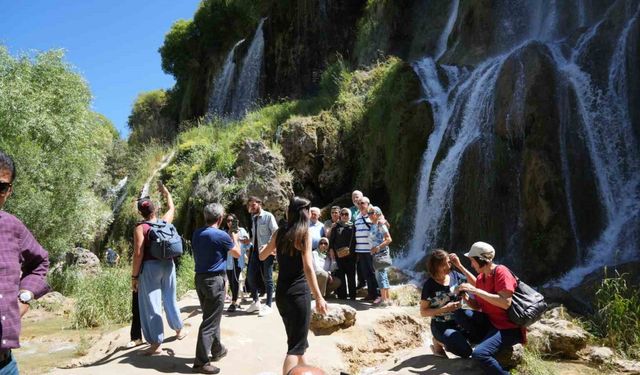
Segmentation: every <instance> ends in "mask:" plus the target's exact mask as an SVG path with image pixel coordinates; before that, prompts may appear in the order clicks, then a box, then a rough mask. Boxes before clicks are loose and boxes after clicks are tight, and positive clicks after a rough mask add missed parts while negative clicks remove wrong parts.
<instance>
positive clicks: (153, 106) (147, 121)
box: [128, 90, 177, 144]
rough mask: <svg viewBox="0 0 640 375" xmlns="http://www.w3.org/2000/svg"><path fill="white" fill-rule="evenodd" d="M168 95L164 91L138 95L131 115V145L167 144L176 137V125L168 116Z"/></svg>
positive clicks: (129, 123) (129, 122)
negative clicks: (155, 142)
mask: <svg viewBox="0 0 640 375" xmlns="http://www.w3.org/2000/svg"><path fill="white" fill-rule="evenodd" d="M168 99H169V98H168V95H167V92H166V91H164V90H154V91H149V92H145V93H141V94H140V95H138V98H137V99H136V101H135V103H134V104H133V109H132V111H131V115H129V121H128V125H129V129H131V134H130V135H129V143H130V144H140V143H148V142H150V141H152V140H154V141H158V142H167V141H170V140H172V139H173V138H174V137H175V135H176V130H177V129H176V124H175V123H174V122H173V121H172V119H171V118H170V117H169V115H168V114H167V105H168Z"/></svg>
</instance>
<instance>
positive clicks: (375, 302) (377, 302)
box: [371, 297, 382, 305]
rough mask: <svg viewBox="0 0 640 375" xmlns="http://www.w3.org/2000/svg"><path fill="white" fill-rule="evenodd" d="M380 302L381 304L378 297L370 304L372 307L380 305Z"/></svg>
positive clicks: (380, 299) (380, 298)
mask: <svg viewBox="0 0 640 375" xmlns="http://www.w3.org/2000/svg"><path fill="white" fill-rule="evenodd" d="M380 302H382V297H378V298H376V299H374V300H373V302H371V303H372V304H374V305H378V304H380Z"/></svg>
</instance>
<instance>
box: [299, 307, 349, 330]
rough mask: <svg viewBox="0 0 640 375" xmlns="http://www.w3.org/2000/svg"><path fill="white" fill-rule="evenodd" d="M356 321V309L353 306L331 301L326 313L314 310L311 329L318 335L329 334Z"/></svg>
mask: <svg viewBox="0 0 640 375" xmlns="http://www.w3.org/2000/svg"><path fill="white" fill-rule="evenodd" d="M355 323H356V309H354V308H353V307H351V306H347V305H341V304H335V303H330V304H329V311H328V312H327V314H326V315H322V314H318V313H317V312H315V310H314V312H313V314H312V315H311V324H310V325H309V329H310V330H311V331H312V332H313V333H315V334H316V335H329V334H331V333H333V332H335V331H337V330H339V329H344V328H349V327H351V326H352V325H354V324H355Z"/></svg>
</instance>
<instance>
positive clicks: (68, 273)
mask: <svg viewBox="0 0 640 375" xmlns="http://www.w3.org/2000/svg"><path fill="white" fill-rule="evenodd" d="M82 281H83V276H82V273H81V272H80V271H79V270H78V268H77V267H75V266H71V267H56V268H54V269H52V270H51V271H50V272H49V273H48V274H47V282H48V283H49V286H50V287H51V289H53V290H55V291H56V292H60V293H62V294H63V295H64V296H67V297H69V296H73V295H74V294H75V293H76V292H77V291H78V290H79V289H80V286H81V285H82Z"/></svg>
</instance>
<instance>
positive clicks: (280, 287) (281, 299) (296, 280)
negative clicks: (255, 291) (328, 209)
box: [260, 197, 327, 375]
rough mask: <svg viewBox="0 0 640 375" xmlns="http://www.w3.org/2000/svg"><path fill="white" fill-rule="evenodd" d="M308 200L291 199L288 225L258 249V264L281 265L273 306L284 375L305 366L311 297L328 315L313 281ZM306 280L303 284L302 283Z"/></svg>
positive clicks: (314, 277)
mask: <svg viewBox="0 0 640 375" xmlns="http://www.w3.org/2000/svg"><path fill="white" fill-rule="evenodd" d="M310 205H311V202H309V200H307V199H304V198H300V197H294V198H292V199H291V200H290V201H289V209H288V210H287V224H286V226H284V227H281V228H280V229H278V231H277V232H276V233H275V234H274V236H273V237H271V241H269V243H268V244H267V245H266V246H265V247H264V248H262V249H260V260H264V259H266V258H267V257H268V256H270V255H275V256H276V257H277V259H278V264H279V265H280V273H279V274H278V284H277V285H276V306H277V307H278V311H279V312H280V316H281V317H282V322H283V323H284V328H285V330H286V331H287V355H286V356H285V358H284V363H283V364H282V373H283V375H285V374H287V373H288V372H289V371H290V370H291V369H292V368H293V367H295V366H297V365H304V364H306V363H305V359H304V352H305V351H306V349H307V348H308V347H309V343H308V342H307V334H308V332H309V322H310V321H311V296H310V295H309V287H311V291H312V292H313V295H314V296H315V300H316V310H317V311H318V312H319V313H320V314H326V313H327V303H326V302H325V300H324V298H323V297H322V294H320V288H319V287H318V282H317V280H316V274H315V271H314V269H313V256H312V253H311V235H310V234H309V206H310ZM305 279H306V280H305Z"/></svg>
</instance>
